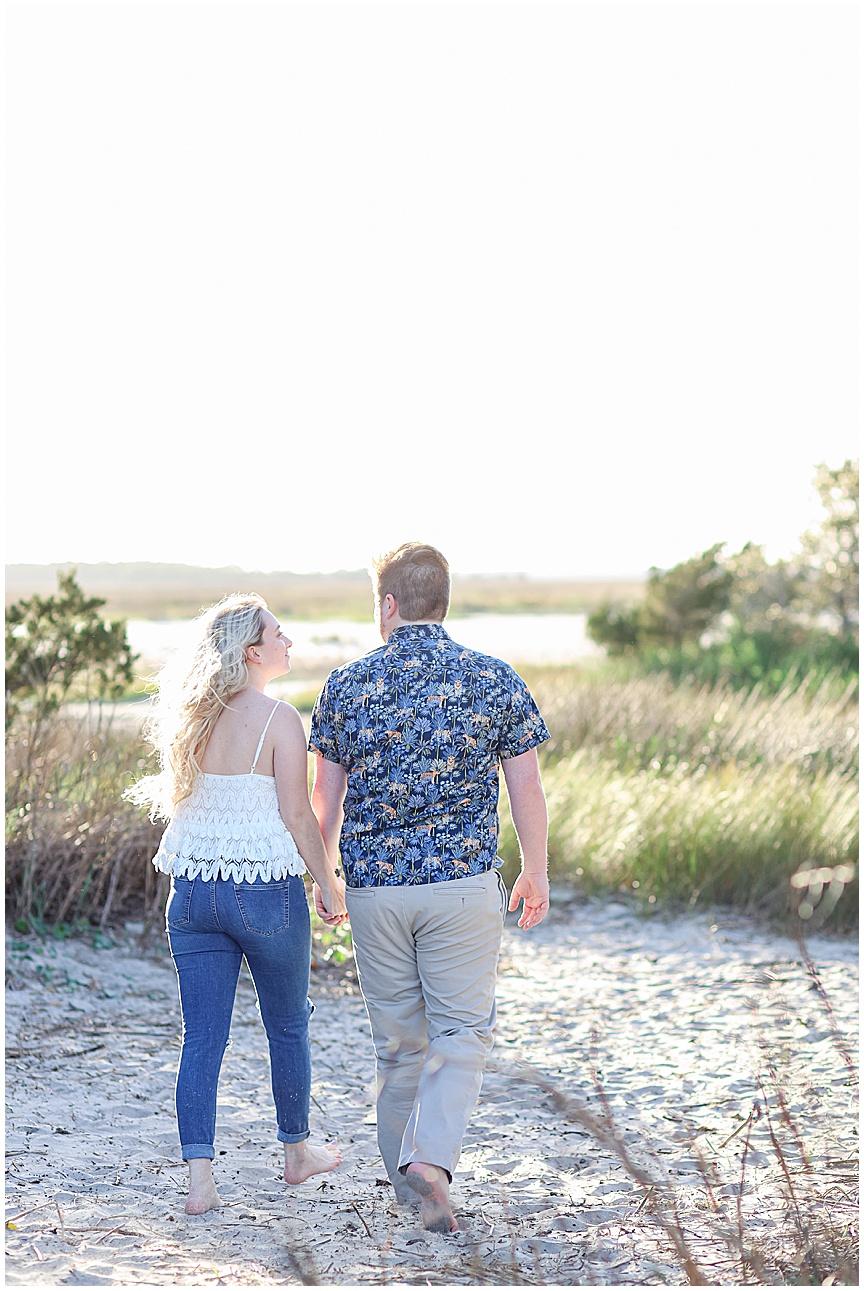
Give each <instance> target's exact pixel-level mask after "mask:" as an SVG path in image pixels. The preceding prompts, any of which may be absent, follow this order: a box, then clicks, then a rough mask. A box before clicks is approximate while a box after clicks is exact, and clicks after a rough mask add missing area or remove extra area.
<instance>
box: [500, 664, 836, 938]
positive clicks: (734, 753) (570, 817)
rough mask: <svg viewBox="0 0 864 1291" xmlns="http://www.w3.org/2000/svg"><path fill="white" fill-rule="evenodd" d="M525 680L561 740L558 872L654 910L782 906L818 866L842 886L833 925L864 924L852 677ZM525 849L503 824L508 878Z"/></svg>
mask: <svg viewBox="0 0 864 1291" xmlns="http://www.w3.org/2000/svg"><path fill="white" fill-rule="evenodd" d="M523 674H524V675H525V677H526V680H527V681H528V682H529V685H531V687H532V690H533V692H534V694H535V696H536V697H537V699H538V702H539V703H540V707H541V709H542V710H543V712H544V714H545V716H546V720H547V723H548V725H549V728H550V733H551V735H552V740H551V741H550V743H549V744H548V745H547V746H545V747H544V751H543V753H542V755H541V756H542V760H543V768H544V784H545V786H546V792H547V797H548V802H549V819H550V832H549V855H550V872H551V873H552V875H553V876H557V877H559V878H576V879H577V880H578V881H579V882H580V883H582V884H583V885H584V886H585V887H587V888H589V889H594V890H599V889H609V888H612V889H619V890H620V889H627V890H628V891H630V892H633V893H637V894H638V895H639V896H640V897H641V898H643V899H644V900H645V901H646V902H648V903H650V904H652V905H653V904H656V903H657V902H658V901H664V900H669V899H673V900H678V901H685V902H687V903H689V904H691V905H692V904H696V903H697V902H698V901H700V900H702V901H716V902H722V903H728V904H731V905H735V906H739V907H743V908H745V909H747V910H750V911H752V912H755V913H760V914H766V915H769V916H778V915H782V914H783V913H785V912H786V911H787V910H788V909H789V907H790V893H791V894H792V895H793V896H794V894H795V892H796V888H795V887H792V888H790V879H791V878H792V876H793V875H794V874H795V873H796V871H807V872H808V873H816V874H819V875H820V876H821V877H820V882H821V881H822V880H824V885H825V887H826V890H827V888H828V886H829V885H830V884H831V883H832V882H834V885H835V890H836V888H837V884H838V882H839V886H840V888H841V889H842V891H840V892H837V893H836V896H835V897H832V901H831V903H830V904H831V905H832V906H833V912H832V913H831V918H832V921H833V923H834V925H835V926H837V925H842V924H852V923H854V922H855V921H856V919H857V884H856V883H855V882H854V881H851V876H852V875H853V873H854V865H855V862H856V860H857V852H858V799H857V768H858V732H857V710H856V704H855V700H856V694H855V687H854V686H852V685H849V686H846V685H841V684H838V682H837V680H836V679H828V680H826V681H823V682H822V683H821V684H820V685H819V686H817V687H816V688H815V689H814V690H813V691H812V692H809V691H808V689H807V688H806V687H803V686H802V687H798V688H793V687H792V686H791V685H789V686H787V687H786V688H784V689H783V690H782V691H781V692H780V693H778V694H775V695H764V696H763V695H762V694H760V692H759V691H758V689H757V690H753V691H751V692H749V693H745V692H741V691H738V690H735V689H733V688H732V687H731V686H729V685H728V684H723V683H719V684H715V685H702V686H699V685H696V684H693V683H678V684H677V685H676V684H674V683H673V682H672V681H671V680H670V679H668V678H665V677H662V676H656V675H651V676H637V677H632V676H631V677H627V676H626V675H625V676H621V675H620V673H619V674H617V675H616V673H615V671H614V670H610V669H603V668H600V669H598V668H594V669H591V668H589V669H578V668H570V669H548V668H547V669H536V670H532V669H523ZM517 851H518V849H517V845H516V838H515V834H514V832H513V828H512V823H510V821H509V819H506V823H505V826H504V829H503V831H502V854H503V855H504V856H505V858H506V859H507V862H508V869H509V871H510V873H513V872H514V870H515V867H516V864H517ZM838 876H839V878H838ZM801 886H802V885H801V884H799V885H798V887H799V889H800V887H801ZM818 904H819V903H818V901H814V902H812V903H811V906H812V908H811V909H810V911H809V915H808V916H807V917H812V916H813V915H814V913H815V912H816V910H817V908H818ZM800 908H801V909H802V910H804V912H805V913H806V910H807V907H806V905H802V906H801V907H800ZM821 909H822V914H823V915H824V914H826V913H827V912H828V903H827V902H826V903H823V904H822V907H821ZM820 917H821V916H820Z"/></svg>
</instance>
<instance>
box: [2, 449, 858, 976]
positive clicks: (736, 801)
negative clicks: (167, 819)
mask: <svg viewBox="0 0 864 1291" xmlns="http://www.w3.org/2000/svg"><path fill="white" fill-rule="evenodd" d="M857 479H858V469H857V463H849V462H847V463H845V464H844V466H843V467H842V468H840V470H837V471H831V470H829V469H828V468H827V467H825V468H822V469H821V471H820V475H819V480H818V484H819V488H820V491H821V493H822V498H823V502H824V504H825V513H826V514H825V519H824V521H823V524H822V525H821V526H820V527H819V529H818V530H816V531H814V532H813V533H811V534H809V535H805V538H804V539H802V544H801V552H800V555H799V557H797V558H796V560H795V562H792V563H789V564H784V563H782V562H778V563H777V564H774V565H771V564H769V563H768V562H767V561H766V560H765V558H764V556H763V554H762V552H761V551H760V550H759V549H758V548H755V547H753V546H752V545H748V546H746V547H745V548H744V549H743V551H741V552H740V553H738V554H737V555H736V556H734V557H732V558H730V559H729V560H724V559H723V557H722V547H721V546H719V545H715V546H713V547H711V548H709V549H708V550H707V551H706V552H703V553H702V554H701V555H699V556H697V557H695V558H693V560H690V561H685V562H683V563H682V564H681V565H678V566H676V567H675V568H674V569H672V570H668V571H665V572H664V571H660V570H653V571H652V574H651V577H650V579H649V581H648V584H647V586H646V587H645V588H644V589H643V595H642V597H641V600H631V602H630V603H629V604H627V603H625V602H624V601H621V602H620V603H619V604H617V605H616V606H613V605H612V604H611V603H609V604H606V605H605V606H604V607H603V608H601V609H599V610H597V611H596V612H595V613H594V614H592V616H591V620H590V622H591V627H592V632H593V634H594V636H595V639H596V640H599V641H602V642H603V643H604V644H605V645H606V647H607V649H608V652H609V656H610V657H609V658H607V659H606V660H605V661H602V662H599V663H594V664H590V665H584V666H570V667H545V668H537V667H533V668H532V667H525V668H523V669H522V672H523V675H524V676H525V678H526V680H527V681H528V683H529V685H530V687H531V689H532V691H533V692H534V694H535V695H536V697H537V700H538V702H539V704H540V707H541V710H542V711H543V713H544V715H545V716H546V719H547V722H548V724H549V728H550V731H551V733H552V737H553V738H552V740H551V741H550V743H549V744H548V745H546V746H544V748H543V749H542V751H541V757H542V761H543V768H544V781H545V784H546V788H547V793H548V798H549V808H550V864H551V873H552V875H553V877H556V878H559V879H566V880H569V881H575V882H577V883H578V884H580V885H582V886H583V887H584V888H586V889H587V890H593V891H609V890H612V891H622V890H624V891H627V892H629V893H630V894H631V895H633V896H634V897H635V898H637V899H638V900H640V901H643V902H644V903H645V904H646V905H648V906H657V905H660V904H663V903H666V902H685V903H687V904H689V905H695V904H697V903H699V902H719V903H728V904H730V905H734V906H737V907H739V908H743V909H745V910H748V911H751V912H753V913H756V914H760V915H765V916H768V917H772V918H777V917H782V916H784V915H787V914H789V913H793V914H794V915H795V919H797V920H798V922H797V923H795V922H794V921H793V927H796V928H798V927H800V921H801V920H803V921H804V923H805V924H807V925H809V926H811V927H813V926H832V927H845V926H851V925H854V924H855V923H856V921H857V881H856V879H855V873H856V871H855V864H856V861H857V843H858V825H857V773H858V756H857V747H858V746H857V621H856V607H857V579H858V573H857V567H858V550H857V532H858V502H857ZM216 572H219V571H216ZM222 572H225V571H222ZM228 572H229V573H230V572H232V571H228ZM234 572H236V571H234ZM273 577H281V576H273ZM294 577H295V578H296V577H297V576H294ZM313 581H314V580H313ZM319 581H320V580H319ZM323 581H326V580H323ZM505 581H507V582H508V587H509V588H510V590H511V591H512V592H513V594H514V596H517V597H518V596H523V595H524V596H526V597H535V598H536V597H540V596H541V592H542V595H544V596H546V597H547V599H546V601H545V602H544V604H545V605H546V607H547V608H550V609H551V608H560V605H561V602H559V601H558V600H556V597H558V596H559V595H561V596H563V594H564V593H563V590H562V588H563V586H564V585H557V584H552V583H550V584H531V583H530V580H528V581H526V582H525V583H524V584H523V583H522V581H521V580H519V579H513V580H509V581H508V580H505ZM298 582H302V580H298ZM348 584H350V585H351V586H352V587H353V588H354V594H355V595H356V596H357V597H358V605H359V602H360V599H362V602H363V606H364V608H363V613H364V616H365V615H368V609H369V605H368V598H369V589H368V581H367V580H366V577H365V575H359V574H358V575H344V576H340V577H337V578H335V579H334V580H333V582H332V587H331V591H333V590H334V589H335V588H337V587H339V586H341V587H343V589H344V586H346V585H348ZM465 587H468V588H469V591H470V592H471V595H472V596H475V593H476V596H475V599H474V600H473V601H471V602H470V608H472V609H474V608H477V607H478V606H479V605H481V604H487V605H489V606H490V608H492V597H493V593H494V594H495V595H499V594H501V595H503V593H501V582H500V580H499V582H498V583H494V584H493V583H488V582H485V581H484V580H479V579H478V580H474V581H473V582H472V580H466V581H465V583H464V584H463V592H464V588H465ZM538 588H539V589H540V590H538ZM496 589H497V590H496ZM556 589H557V590H556ZM211 590H213V589H211ZM222 590H230V589H229V587H228V585H227V584H226V586H225V587H224V588H221V589H217V594H221V591H222ZM262 590H265V594H266V589H262ZM571 590H572V587H571ZM631 590H632V589H631ZM462 594H463V593H460V595H462ZM464 595H465V596H467V595H468V592H464ZM201 599H202V598H201V596H200V589H199V594H198V596H197V598H196V608H197V607H198V604H200V600H201ZM541 599H542V598H541ZM526 603H527V602H523V603H522V604H521V605H520V606H518V607H517V606H516V605H515V604H514V605H512V606H511V608H524V607H525V604H526ZM502 604H503V602H502V601H501V600H500V599H499V601H498V603H497V608H499V609H500V608H501V606H502ZM508 604H509V603H508ZM103 605H104V602H103V601H101V600H100V599H99V598H89V599H88V598H87V597H85V596H84V594H83V592H82V591H81V588H80V587H79V586H78V585H77V583H76V581H75V578H74V575H71V574H62V575H61V576H60V584H59V593H58V595H57V596H56V597H47V598H46V597H43V596H41V595H38V594H37V595H34V596H32V597H30V598H29V599H27V600H24V601H21V602H18V603H15V604H13V605H12V606H11V607H10V609H9V610H8V611H7V643H6V644H7V660H8V665H9V671H8V673H7V718H8V725H7V818H6V822H7V823H6V839H7V858H8V866H7V894H8V902H9V907H10V913H11V915H12V917H13V918H14V919H17V920H19V921H20V922H21V923H22V924H25V925H26V924H28V923H30V924H33V922H34V920H35V921H41V924H40V926H46V927H48V926H62V927H63V928H68V927H71V926H75V925H76V922H80V921H82V920H83V921H85V922H86V923H88V924H92V923H97V924H99V925H101V926H102V927H103V928H104V927H105V926H107V924H108V923H109V921H111V920H116V919H119V918H121V917H123V918H135V919H140V918H141V915H142V912H143V914H144V917H145V920H151V921H152V920H156V919H158V917H159V913H160V911H161V906H162V902H163V899H164V891H163V887H162V886H161V885H162V884H163V880H162V879H159V878H157V876H156V875H155V874H154V872H153V870H152V867H151V865H150V857H151V855H152V854H153V852H154V851H155V849H156V845H157V842H158V834H159V831H158V829H157V827H156V826H154V825H152V824H151V823H150V822H149V821H146V820H144V819H142V817H141V815H140V814H139V813H138V812H137V811H135V810H134V809H133V808H131V807H130V806H129V805H128V804H125V803H123V801H122V798H121V794H122V791H123V789H124V788H126V787H127V786H128V784H129V783H130V781H131V780H132V779H133V778H137V776H138V775H140V773H141V772H142V770H144V769H145V765H146V759H145V757H144V749H143V745H142V744H141V740H140V734H139V732H138V730H137V727H136V728H134V729H131V730H130V729H125V730H124V729H122V728H118V727H117V725H116V724H115V725H112V722H111V721H109V720H106V717H105V712H104V710H103V708H102V705H101V700H102V699H103V698H106V697H110V696H112V695H116V694H117V693H118V692H119V691H120V690H121V689H122V688H123V687H128V686H129V685H130V681H131V671H132V663H133V660H132V658H131V656H130V654H129V647H128V642H127V640H126V633H125V625H124V624H123V623H122V622H114V623H105V622H103V620H102V619H101V617H100V613H99V612H100V610H101V608H102V606H103ZM468 605H469V602H468V601H467V600H465V601H462V602H461V603H460V601H459V600H458V597H454V610H455V611H456V612H457V613H458V612H460V611H461V612H466V610H467V608H468ZM531 606H532V608H533V609H534V610H535V611H537V610H538V609H539V602H538V601H537V600H536V599H535V600H534V601H532V602H531ZM344 608H345V605H344V602H343V603H342V604H341V609H340V611H339V612H340V613H344ZM571 608H572V607H571ZM307 609H308V602H307ZM334 612H335V611H333V609H332V607H329V608H328V610H327V613H334ZM311 698H312V695H311V692H310V694H309V695H307V696H304V697H303V706H304V707H308V705H309V702H310V701H311ZM73 699H77V700H85V701H86V703H84V704H81V705H79V709H82V710H83V715H82V716H78V717H75V716H74V715H73V707H72V706H70V704H69V703H68V701H69V700H73ZM503 797H504V798H505V825H504V829H503V836H502V854H503V856H504V857H505V861H506V866H507V870H506V873H507V875H508V877H509V878H511V879H512V878H513V877H514V876H515V872H516V868H517V866H518V855H517V846H516V840H515V835H514V833H513V829H512V825H511V824H510V823H509V821H508V820H507V818H506V795H503ZM34 926H35V925H34ZM319 951H320V957H322V958H323V959H328V960H330V959H334V958H338V957H339V956H340V955H341V954H342V953H343V948H342V947H341V944H340V945H337V944H336V942H335V941H333V939H332V938H331V939H329V940H328V939H325V941H322V943H321V945H320V947H319Z"/></svg>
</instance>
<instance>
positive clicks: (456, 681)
mask: <svg viewBox="0 0 864 1291" xmlns="http://www.w3.org/2000/svg"><path fill="white" fill-rule="evenodd" d="M548 739H549V732H548V730H547V729H546V725H545V723H544V721H543V718H542V717H541V716H540V712H539V710H538V708H537V705H536V704H535V702H534V700H533V698H532V697H531V694H530V693H529V691H528V688H527V686H526V685H525V683H524V681H523V680H522V678H521V677H520V676H519V675H518V673H516V672H515V671H514V670H513V668H511V667H510V665H509V664H506V663H504V662H502V660H500V659H495V658H493V657H492V656H491V655H485V654H479V653H478V652H477V651H476V650H468V649H465V647H463V646H460V645H457V644H456V643H455V642H454V641H453V640H452V639H451V637H450V636H449V634H448V633H447V632H446V631H445V629H444V628H443V627H442V626H441V624H439V623H409V624H404V625H402V626H401V627H398V628H396V629H394V631H393V632H392V633H391V634H390V637H389V638H388V641H387V643H386V645H384V646H382V647H381V648H380V649H378V650H373V651H372V652H371V653H370V654H367V655H364V656H363V658H362V659H357V660H355V661H353V662H352V663H347V664H344V665H343V666H342V667H341V668H337V669H336V670H335V671H334V672H332V673H331V674H330V676H329V677H328V678H327V682H326V684H325V686H324V689H323V690H322V691H321V694H320V695H319V696H318V699H317V701H316V704H315V709H314V712H313V714H312V727H311V734H310V739H309V748H310V749H311V750H312V751H313V752H315V753H320V754H321V756H322V757H324V758H326V759H327V760H328V761H330V762H337V763H339V764H340V765H341V766H343V767H344V768H345V771H346V773H347V776H348V788H347V792H346V795H345V803H344V820H343V825H342V834H341V839H340V846H341V852H342V865H343V869H344V871H345V877H346V881H347V883H348V884H349V886H351V887H372V886H398V885H408V884H417V883H440V882H442V881H445V880H447V879H455V878H462V877H463V876H465V875H471V874H481V873H483V871H485V870H489V869H491V868H493V867H494V866H496V865H500V864H501V861H500V859H499V858H498V763H499V759H501V758H512V757H516V756H517V755H518V754H520V753H525V752H527V751H528V750H529V749H533V748H534V747H535V746H536V745H538V744H542V743H543V741H544V740H548Z"/></svg>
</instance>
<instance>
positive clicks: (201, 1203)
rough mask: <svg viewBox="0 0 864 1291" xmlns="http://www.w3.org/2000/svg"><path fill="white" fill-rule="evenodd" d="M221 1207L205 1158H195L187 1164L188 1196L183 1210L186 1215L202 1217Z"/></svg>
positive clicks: (220, 1200) (210, 1169) (220, 1199)
mask: <svg viewBox="0 0 864 1291" xmlns="http://www.w3.org/2000/svg"><path fill="white" fill-rule="evenodd" d="M221 1205H222V1198H221V1197H220V1196H219V1193H218V1192H217V1191H216V1184H215V1183H214V1182H213V1170H212V1166H211V1165H210V1162H209V1161H208V1160H207V1158H206V1157H195V1158H194V1159H193V1160H191V1161H190V1162H189V1195H188V1197H187V1198H186V1205H185V1207H184V1210H185V1211H186V1214H187V1215H204V1214H206V1213H207V1211H208V1210H215V1209H216V1207H217V1206H221Z"/></svg>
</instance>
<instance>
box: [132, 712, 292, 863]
mask: <svg viewBox="0 0 864 1291" xmlns="http://www.w3.org/2000/svg"><path fill="white" fill-rule="evenodd" d="M278 707H279V704H278V702H277V703H276V704H274V706H273V709H272V711H271V713H270V716H269V717H268V718H267V724H266V726H265V727H264V730H263V731H262V732H261V738H260V740H259V741H258V748H257V749H256V750H255V757H254V760H253V762H252V768H251V770H250V771H249V772H248V773H246V772H241V773H240V774H239V775H215V774H212V773H210V772H207V771H199V772H198V776H197V779H196V781H195V787H194V789H193V790H192V793H191V794H190V795H189V797H188V798H186V799H185V801H184V802H182V803H181V804H180V806H179V807H178V808H177V812H176V814H175V815H174V816H173V817H172V819H171V820H170V822H169V824H168V828H167V829H166V830H165V833H164V834H163V836H162V842H161V843H160V844H159V850H158V852H157V853H156V855H155V856H154V857H153V864H154V865H155V866H156V869H157V870H160V871H161V872H162V873H163V874H172V875H175V876H177V877H178V878H185V879H196V878H201V879H231V880H233V881H234V882H235V883H254V882H258V881H266V882H269V881H270V880H272V879H284V878H287V876H288V875H289V874H303V873H304V872H305V869H306V867H305V866H304V864H303V859H302V857H301V856H300V853H299V852H298V850H297V844H296V843H295V842H294V839H293V838H292V837H291V833H290V831H289V830H288V829H287V828H286V825H285V822H284V820H283V819H282V816H281V813H280V811H279V799H278V796H277V794H276V780H275V779H274V777H273V776H268V775H258V774H257V773H256V771H255V766H256V764H257V762H258V758H259V757H260V755H261V749H262V747H263V744H264V736H265V735H266V734H267V729H268V727H269V726H270V723H271V721H272V720H273V714H274V713H275V712H276V709H277V708H278Z"/></svg>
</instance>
